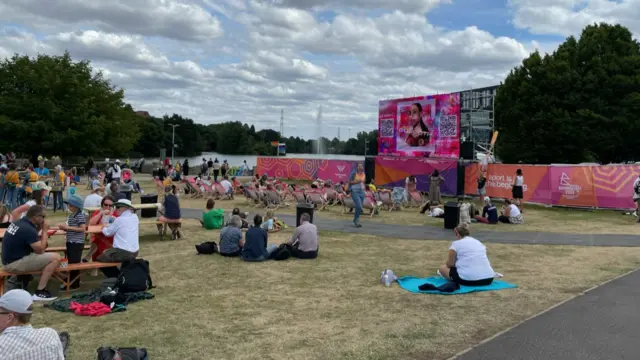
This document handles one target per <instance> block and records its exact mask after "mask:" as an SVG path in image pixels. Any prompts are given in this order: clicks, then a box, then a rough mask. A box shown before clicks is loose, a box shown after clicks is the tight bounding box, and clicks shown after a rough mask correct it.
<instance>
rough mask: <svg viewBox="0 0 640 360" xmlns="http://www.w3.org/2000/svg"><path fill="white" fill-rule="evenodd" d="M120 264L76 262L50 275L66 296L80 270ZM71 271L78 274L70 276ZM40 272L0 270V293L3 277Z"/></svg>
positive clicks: (38, 272) (0, 291) (2, 288)
mask: <svg viewBox="0 0 640 360" xmlns="http://www.w3.org/2000/svg"><path fill="white" fill-rule="evenodd" d="M116 266H120V263H103V262H88V263H78V264H69V265H67V267H64V268H61V267H59V268H57V269H56V270H55V271H54V273H53V275H52V276H51V277H52V278H54V279H57V280H58V281H60V282H61V283H62V285H64V286H65V289H66V294H67V296H69V295H70V293H71V289H70V287H71V284H73V283H74V282H75V281H76V280H78V278H80V276H81V275H82V272H84V271H89V270H94V269H102V268H108V267H116ZM71 271H79V272H80V273H79V274H78V276H76V277H74V278H71ZM40 273H42V270H39V271H29V272H19V273H11V272H8V271H6V270H0V295H2V294H4V281H5V278H7V277H10V276H14V275H16V276H19V275H39V274H40Z"/></svg>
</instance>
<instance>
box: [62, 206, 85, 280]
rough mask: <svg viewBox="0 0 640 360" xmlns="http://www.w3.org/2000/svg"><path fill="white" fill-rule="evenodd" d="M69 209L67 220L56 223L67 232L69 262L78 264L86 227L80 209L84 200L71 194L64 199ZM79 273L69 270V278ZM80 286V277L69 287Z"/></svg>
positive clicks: (75, 276)
mask: <svg viewBox="0 0 640 360" xmlns="http://www.w3.org/2000/svg"><path fill="white" fill-rule="evenodd" d="M64 203H65V204H67V208H68V209H69V217H68V218H67V222H66V223H64V224H60V225H58V228H59V229H60V230H64V231H66V232H67V243H66V244H67V259H68V260H69V264H78V263H80V262H81V261H82V251H83V250H84V233H85V230H86V228H87V219H86V217H85V216H84V212H82V209H83V208H84V200H82V197H80V196H78V195H71V196H69V198H68V199H67V200H65V201H64ZM78 275H80V272H79V271H71V278H72V279H75V278H77V277H78ZM79 287H80V279H79V278H78V280H76V281H75V282H74V283H73V284H71V289H77V288H79ZM60 289H61V290H65V289H66V288H65V286H64V285H62V286H60Z"/></svg>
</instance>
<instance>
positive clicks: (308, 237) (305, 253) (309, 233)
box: [287, 213, 318, 259]
mask: <svg viewBox="0 0 640 360" xmlns="http://www.w3.org/2000/svg"><path fill="white" fill-rule="evenodd" d="M310 220H311V217H310V216H309V214H307V213H304V214H302V215H300V226H298V227H297V228H296V232H295V233H294V234H293V236H292V237H291V240H289V241H288V242H287V244H289V245H291V246H292V252H291V256H293V257H296V258H298V259H315V258H317V257H318V228H317V227H316V226H315V225H313V224H312V223H310V222H309V221H310Z"/></svg>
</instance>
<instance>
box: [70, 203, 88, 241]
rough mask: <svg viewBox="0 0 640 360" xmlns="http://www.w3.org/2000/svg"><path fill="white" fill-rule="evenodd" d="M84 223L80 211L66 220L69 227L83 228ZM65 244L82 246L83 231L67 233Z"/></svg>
mask: <svg viewBox="0 0 640 360" xmlns="http://www.w3.org/2000/svg"><path fill="white" fill-rule="evenodd" d="M86 223H87V221H86V220H85V217H84V214H83V213H82V211H78V212H77V213H74V214H70V215H69V217H68V218H67V225H69V227H79V226H84V225H85V224H86ZM67 242H70V243H77V244H84V231H82V232H80V231H67Z"/></svg>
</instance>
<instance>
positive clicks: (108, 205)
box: [102, 204, 113, 208]
mask: <svg viewBox="0 0 640 360" xmlns="http://www.w3.org/2000/svg"><path fill="white" fill-rule="evenodd" d="M102 207H110V208H111V207H113V204H103V205H102Z"/></svg>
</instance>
